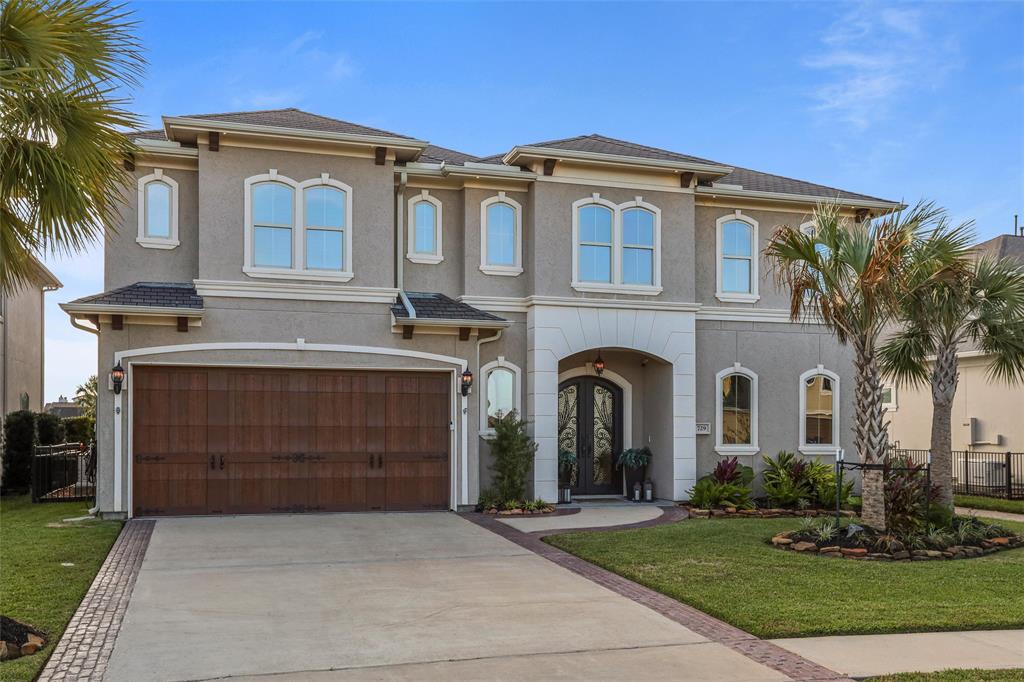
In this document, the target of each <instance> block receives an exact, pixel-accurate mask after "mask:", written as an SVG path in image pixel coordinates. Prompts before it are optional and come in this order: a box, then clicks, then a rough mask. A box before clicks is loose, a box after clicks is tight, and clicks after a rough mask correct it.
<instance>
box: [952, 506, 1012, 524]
mask: <svg viewBox="0 0 1024 682" xmlns="http://www.w3.org/2000/svg"><path fill="white" fill-rule="evenodd" d="M956 513H957V514H960V515H961V516H982V517H988V518H990V519H1001V520H1003V521H1017V522H1018V523H1024V514H1013V513H1011V512H1001V511H989V510H988V509H971V508H970V507H957V508H956Z"/></svg>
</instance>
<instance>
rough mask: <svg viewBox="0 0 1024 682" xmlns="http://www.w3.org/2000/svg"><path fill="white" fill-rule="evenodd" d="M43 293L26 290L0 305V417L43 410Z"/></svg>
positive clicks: (25, 288) (28, 288) (22, 289)
mask: <svg viewBox="0 0 1024 682" xmlns="http://www.w3.org/2000/svg"><path fill="white" fill-rule="evenodd" d="M43 295H44V294H43V291H42V290H41V289H39V287H37V286H31V285H29V286H25V287H23V288H21V289H20V290H19V291H17V292H16V293H14V294H12V295H10V296H7V297H6V298H5V299H4V300H3V304H2V305H0V316H2V317H3V321H2V322H0V387H2V389H3V391H4V395H3V405H2V409H0V417H2V416H3V415H4V414H7V413H8V412H13V411H15V410H18V409H20V406H21V395H22V394H26V395H28V409H30V410H35V411H39V410H40V409H42V406H43V402H44V401H43Z"/></svg>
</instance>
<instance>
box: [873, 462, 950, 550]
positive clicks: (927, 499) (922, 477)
mask: <svg viewBox="0 0 1024 682" xmlns="http://www.w3.org/2000/svg"><path fill="white" fill-rule="evenodd" d="M883 480H884V484H883V485H884V490H885V510H886V527H887V528H888V529H889V530H890V531H891V532H894V533H896V534H897V535H901V534H903V535H906V534H914V533H920V532H923V531H924V530H925V528H926V526H927V525H928V519H927V518H926V516H927V511H926V510H927V509H928V508H929V507H937V506H938V505H937V504H936V502H937V500H938V497H939V487H938V486H937V485H932V486H931V488H930V489H929V488H928V476H927V472H926V471H925V469H924V467H923V466H922V465H920V464H915V463H914V462H913V461H912V460H910V459H909V458H903V457H893V458H890V459H889V460H887V461H886V465H885V470H884V472H883Z"/></svg>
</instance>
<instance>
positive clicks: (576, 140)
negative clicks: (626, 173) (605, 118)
mask: <svg viewBox="0 0 1024 682" xmlns="http://www.w3.org/2000/svg"><path fill="white" fill-rule="evenodd" d="M520 146H524V147H546V148H549V149H564V150H566V151H574V152H591V153H594V154H612V155H615V156H631V157H634V158H638V159H656V160H658V161H679V162H682V163H709V164H715V165H721V164H718V162H717V161H709V160H708V159H702V158H699V157H696V156H689V155H687V154H679V153H677V152H670V151H669V150H667V149H659V148H658V147H648V146H647V145H642V144H637V143H635V142H628V141H626V140H617V139H615V138H614V137H605V136H604V135H598V134H596V133H593V134H591V135H577V136H576V137H567V138H565V139H562V140H549V141H547V142H534V143H533V144H529V145H520Z"/></svg>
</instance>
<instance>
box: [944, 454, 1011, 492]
mask: <svg viewBox="0 0 1024 682" xmlns="http://www.w3.org/2000/svg"><path fill="white" fill-rule="evenodd" d="M993 454H995V453H993ZM954 468H955V465H954ZM963 473H964V472H962V471H958V472H957V474H958V475H957V477H956V478H957V479H960V478H962V477H963ZM966 473H967V480H966V481H964V482H965V483H967V484H968V485H974V486H978V487H979V488H981V487H988V488H996V487H1001V486H1004V485H1006V462H1000V461H996V460H994V459H993V458H992V456H991V455H990V456H988V457H978V456H974V455H971V454H968V455H967V472H966Z"/></svg>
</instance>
